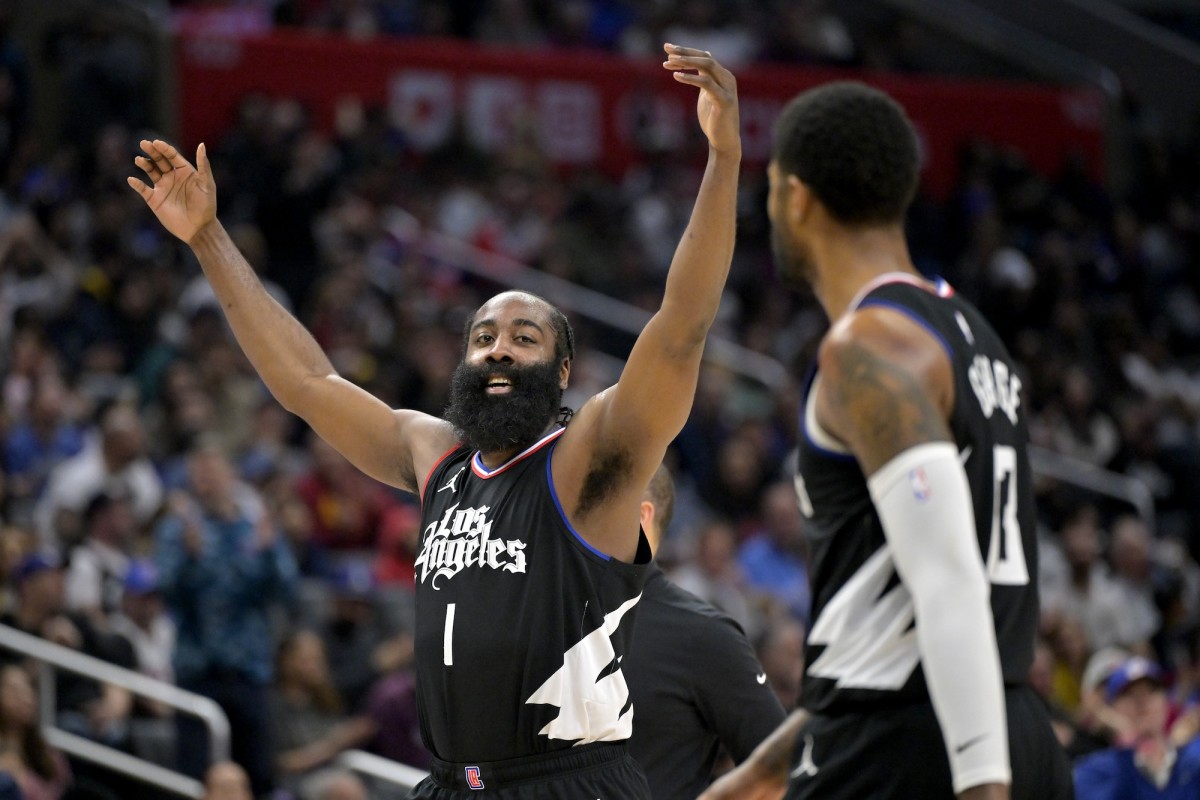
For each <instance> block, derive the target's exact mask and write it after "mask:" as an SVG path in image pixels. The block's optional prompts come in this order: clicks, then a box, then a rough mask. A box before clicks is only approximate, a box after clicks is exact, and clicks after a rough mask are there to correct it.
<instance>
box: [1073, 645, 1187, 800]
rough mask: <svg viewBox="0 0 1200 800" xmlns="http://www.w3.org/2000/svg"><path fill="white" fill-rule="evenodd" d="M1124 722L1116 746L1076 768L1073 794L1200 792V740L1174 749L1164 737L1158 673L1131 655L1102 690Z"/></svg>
mask: <svg viewBox="0 0 1200 800" xmlns="http://www.w3.org/2000/svg"><path fill="white" fill-rule="evenodd" d="M1105 695H1106V698H1107V701H1108V703H1109V704H1110V705H1111V706H1112V708H1113V710H1114V711H1115V712H1116V713H1117V714H1118V715H1119V716H1120V717H1121V719H1122V720H1123V729H1122V731H1121V737H1120V739H1119V743H1118V745H1117V746H1116V747H1112V748H1109V749H1107V750H1102V751H1100V752H1098V753H1094V754H1092V755H1090V756H1087V757H1086V758H1084V759H1083V761H1081V762H1080V763H1079V764H1078V765H1077V766H1076V767H1075V791H1076V794H1077V795H1078V796H1079V797H1081V798H1087V799H1088V800H1126V798H1162V799H1163V800H1173V799H1174V798H1191V797H1195V796H1196V793H1197V792H1198V791H1200V739H1197V738H1192V739H1191V740H1190V741H1188V742H1187V743H1185V744H1183V745H1182V746H1181V747H1178V748H1177V747H1176V746H1175V744H1174V743H1172V741H1171V740H1170V738H1169V737H1168V736H1167V733H1166V727H1167V712H1168V707H1167V692H1166V686H1165V684H1164V682H1163V674H1162V670H1161V668H1160V667H1159V666H1158V665H1157V664H1155V663H1153V662H1151V661H1148V660H1146V659H1144V658H1141V657H1137V656H1135V657H1134V658H1131V659H1129V660H1128V661H1126V662H1125V663H1124V664H1123V665H1122V666H1121V667H1120V669H1118V670H1117V671H1116V672H1115V673H1114V674H1113V675H1112V676H1111V677H1110V678H1109V679H1108V682H1107V683H1106V685H1105Z"/></svg>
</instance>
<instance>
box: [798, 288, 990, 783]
mask: <svg viewBox="0 0 1200 800" xmlns="http://www.w3.org/2000/svg"><path fill="white" fill-rule="evenodd" d="M819 360H820V376H821V378H820V382H819V384H818V388H817V390H816V391H817V398H816V406H817V418H818V421H819V422H820V424H821V425H822V426H824V427H826V429H827V430H828V431H829V432H830V433H831V434H833V435H834V436H837V437H838V438H839V439H841V440H842V441H843V442H845V443H846V444H847V445H848V446H849V448H850V449H851V451H852V452H853V453H854V455H855V457H856V458H857V459H858V462H859V464H860V466H861V467H862V470H863V472H864V473H865V474H866V476H867V481H868V486H869V488H870V491H871V498H872V500H873V502H874V504H875V509H876V511H877V513H878V515H879V519H880V522H881V523H882V525H883V531H884V535H885V537H886V538H887V543H888V546H889V547H890V548H891V553H892V558H893V560H894V562H895V565H896V571H897V573H898V574H899V575H900V579H901V580H902V581H903V582H904V585H905V587H906V588H907V589H908V592H909V594H910V595H911V596H912V599H913V605H914V609H915V614H916V620H917V647H918V649H919V651H920V654H921V665H922V667H923V669H924V672H925V680H926V683H927V685H928V687H929V696H930V699H931V700H932V701H933V708H934V711H935V712H936V714H937V718H938V722H939V723H940V724H941V728H942V737H943V739H944V740H945V744H946V751H947V755H948V757H949V759H950V770H951V774H952V776H953V778H954V790H955V792H956V793H958V795H959V797H962V798H1006V797H1008V790H1007V784H1008V783H1010V781H1011V773H1010V768H1009V757H1008V729H1007V717H1006V712H1005V706H1004V686H1003V679H1002V677H1001V674H1000V656H999V651H998V649H997V645H996V635H995V623H994V622H993V620H992V609H991V603H990V599H989V598H990V591H991V589H990V586H989V585H988V582H987V578H986V575H985V573H984V567H983V561H982V559H981V558H980V553H979V541H978V538H977V536H976V531H975V513H974V508H973V503H972V499H971V491H970V488H969V486H968V484H967V476H966V473H965V472H964V470H963V467H962V463H961V462H960V461H959V454H958V450H957V448H956V447H955V445H954V439H953V437H952V436H951V433H950V430H949V427H948V425H947V418H948V415H949V412H950V409H952V408H953V404H954V388H953V387H954V383H953V373H952V370H951V365H950V361H949V359H948V357H947V355H946V352H945V350H944V349H943V348H942V346H941V345H940V344H939V343H938V342H937V341H936V340H935V339H934V338H933V337H932V335H931V334H930V333H928V332H927V331H925V330H924V329H923V328H921V327H920V326H919V325H917V324H916V323H915V322H913V321H912V320H910V319H908V318H907V317H904V316H903V315H901V314H900V313H898V312H896V311H892V310H888V309H883V308H870V309H865V310H862V311H858V312H856V313H853V314H851V315H849V316H847V317H843V318H842V319H841V320H840V321H839V322H838V323H837V324H836V325H834V327H833V328H832V329H831V331H830V333H829V335H828V336H827V337H826V339H825V342H824V344H823V345H822V347H821V352H820V354H819Z"/></svg>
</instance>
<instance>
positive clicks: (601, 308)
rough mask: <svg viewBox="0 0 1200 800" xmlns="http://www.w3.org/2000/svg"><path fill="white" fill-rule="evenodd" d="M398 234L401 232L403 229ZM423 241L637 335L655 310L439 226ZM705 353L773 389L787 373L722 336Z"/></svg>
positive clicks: (477, 271)
mask: <svg viewBox="0 0 1200 800" xmlns="http://www.w3.org/2000/svg"><path fill="white" fill-rule="evenodd" d="M405 233H407V232H405ZM397 234H398V235H401V234H400V233H399V232H397ZM421 242H422V249H423V251H424V253H425V255H426V256H428V257H430V258H432V259H434V260H438V261H442V262H444V263H447V264H449V265H451V266H453V267H454V268H455V269H459V270H462V271H463V272H469V273H471V274H472V275H477V276H479V277H482V278H487V279H489V280H493V281H496V282H498V283H502V284H504V285H505V286H520V287H521V288H523V289H528V290H529V291H532V292H534V293H536V294H539V295H542V296H543V297H547V298H552V299H553V301H554V302H555V304H557V305H559V306H561V307H562V308H563V309H564V310H566V311H570V312H571V313H573V314H578V315H580V316H583V317H588V318H589V319H593V320H596V321H598V322H602V323H604V324H605V325H609V326H611V327H613V328H616V329H617V330H621V331H625V332H626V333H630V334H633V335H634V336H636V335H637V334H639V333H641V332H642V328H644V327H646V323H647V322H649V321H650V317H651V316H653V315H652V314H650V312H648V311H645V310H644V309H641V308H638V307H637V306H635V305H632V304H630V303H626V302H624V301H621V300H618V299H616V298H615V297H611V296H609V295H606V294H604V293H603V292H598V291H596V290H595V289H589V288H587V287H586V286H580V285H579V284H577V283H572V282H571V281H568V280H566V279H565V278H560V277H558V276H557V275H551V274H549V273H547V272H542V271H541V270H538V269H534V268H533V267H530V266H528V265H527V264H522V263H521V262H520V261H517V260H515V259H512V258H509V257H507V256H502V255H498V254H496V253H489V252H487V251H485V250H480V249H479V248H477V247H474V246H472V245H470V244H468V243H466V242H463V241H462V240H460V239H455V238H454V237H452V236H447V235H446V234H443V233H439V232H437V231H432V230H422V231H421ZM704 358H705V360H707V361H709V362H710V363H714V364H718V365H720V366H722V367H724V368H725V369H728V370H730V371H731V372H734V373H736V374H738V375H741V376H742V377H745V378H749V379H751V380H753V381H756V382H757V383H761V384H762V385H764V386H766V387H768V388H771V389H778V388H779V387H781V386H783V385H784V383H785V382H786V381H787V379H788V373H787V368H785V367H784V366H783V365H782V364H780V363H779V362H778V361H776V360H775V359H773V358H771V357H770V356H766V355H763V354H762V353H759V352H757V351H755V350H751V349H749V348H747V347H743V346H742V345H740V344H738V343H737V342H734V341H733V340H731V339H726V338H724V337H721V336H714V335H711V334H710V335H709V337H708V344H707V346H706V347H705V349H704Z"/></svg>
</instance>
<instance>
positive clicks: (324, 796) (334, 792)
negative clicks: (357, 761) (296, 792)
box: [300, 769, 370, 800]
mask: <svg viewBox="0 0 1200 800" xmlns="http://www.w3.org/2000/svg"><path fill="white" fill-rule="evenodd" d="M369 797H370V795H369V794H368V793H367V787H366V785H365V784H363V782H362V780H360V779H359V778H358V776H357V775H355V774H354V773H353V772H350V771H349V770H343V769H330V770H325V771H324V772H318V773H317V774H316V775H313V776H312V777H311V778H309V779H308V780H307V781H305V782H304V784H303V786H302V787H301V789H300V800H368V798H369Z"/></svg>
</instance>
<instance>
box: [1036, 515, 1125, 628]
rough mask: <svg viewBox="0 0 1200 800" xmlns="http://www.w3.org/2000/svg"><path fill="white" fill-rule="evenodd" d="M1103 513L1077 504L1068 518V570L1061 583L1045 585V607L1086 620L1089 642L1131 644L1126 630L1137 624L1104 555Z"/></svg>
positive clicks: (1065, 544)
mask: <svg viewBox="0 0 1200 800" xmlns="http://www.w3.org/2000/svg"><path fill="white" fill-rule="evenodd" d="M1099 524H1100V514H1099V512H1098V511H1097V510H1096V508H1095V506H1092V505H1090V504H1082V505H1079V506H1077V507H1076V508H1075V509H1074V510H1073V511H1072V512H1071V513H1070V514H1069V515H1068V516H1067V518H1066V521H1065V522H1064V524H1063V527H1062V531H1061V536H1062V542H1063V554H1064V555H1065V556H1066V559H1067V564H1068V567H1069V569H1068V571H1067V573H1065V574H1064V575H1063V576H1062V577H1063V579H1064V580H1063V582H1062V583H1061V584H1051V585H1046V586H1042V587H1041V589H1042V597H1043V600H1042V605H1043V607H1044V608H1047V609H1053V610H1056V611H1060V612H1062V613H1063V614H1064V615H1065V616H1068V617H1072V618H1074V619H1077V620H1079V621H1080V622H1081V623H1082V624H1083V629H1084V634H1085V636H1086V638H1087V641H1088V643H1089V644H1090V645H1091V646H1092V647H1094V648H1096V649H1099V648H1102V647H1107V646H1109V645H1114V644H1115V645H1122V646H1125V647H1129V646H1131V645H1133V644H1135V642H1133V641H1129V640H1127V639H1126V638H1125V636H1124V634H1125V633H1126V632H1128V631H1130V630H1132V629H1134V628H1135V626H1134V625H1132V624H1126V623H1127V620H1128V617H1129V612H1128V609H1125V608H1122V606H1121V599H1122V598H1121V595H1120V593H1119V592H1118V589H1117V586H1116V584H1115V583H1114V582H1113V580H1112V577H1111V575H1110V573H1109V570H1108V567H1107V566H1105V564H1104V562H1103V561H1102V560H1101V559H1100V531H1099Z"/></svg>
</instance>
